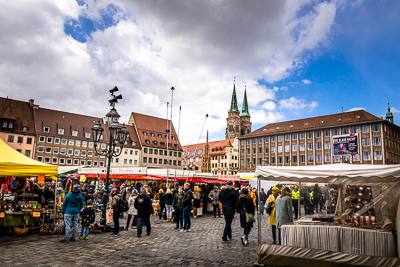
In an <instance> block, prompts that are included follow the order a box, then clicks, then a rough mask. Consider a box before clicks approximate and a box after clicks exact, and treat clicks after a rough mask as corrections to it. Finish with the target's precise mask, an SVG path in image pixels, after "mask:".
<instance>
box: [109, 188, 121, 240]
mask: <svg viewBox="0 0 400 267" xmlns="http://www.w3.org/2000/svg"><path fill="white" fill-rule="evenodd" d="M111 196H112V202H111V209H112V210H113V221H114V231H113V233H112V234H111V236H118V235H119V215H120V214H121V212H122V210H121V208H120V206H121V201H122V197H121V195H118V190H117V189H116V188H113V190H111Z"/></svg>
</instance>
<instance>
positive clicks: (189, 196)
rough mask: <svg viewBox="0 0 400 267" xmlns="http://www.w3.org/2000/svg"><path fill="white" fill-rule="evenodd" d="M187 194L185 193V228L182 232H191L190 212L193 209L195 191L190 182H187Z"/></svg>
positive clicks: (183, 201) (183, 200)
mask: <svg viewBox="0 0 400 267" xmlns="http://www.w3.org/2000/svg"><path fill="white" fill-rule="evenodd" d="M184 187H185V194H184V195H183V199H182V204H183V228H182V230H181V232H190V226H191V223H190V212H191V211H192V200H193V192H192V190H191V189H190V184H189V183H185V185H184Z"/></svg>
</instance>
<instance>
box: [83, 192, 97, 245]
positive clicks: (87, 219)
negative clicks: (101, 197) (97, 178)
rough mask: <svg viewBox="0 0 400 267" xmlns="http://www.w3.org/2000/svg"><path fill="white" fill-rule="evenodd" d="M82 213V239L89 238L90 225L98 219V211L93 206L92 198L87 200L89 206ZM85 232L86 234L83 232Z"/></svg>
mask: <svg viewBox="0 0 400 267" xmlns="http://www.w3.org/2000/svg"><path fill="white" fill-rule="evenodd" d="M81 214H82V223H81V224H82V227H81V235H80V237H79V239H80V240H82V239H84V240H88V236H89V226H90V225H91V224H92V223H94V221H95V219H96V211H95V209H94V208H93V201H92V199H90V198H89V199H88V200H87V206H86V208H84V209H83V210H82V211H81ZM84 233H85V236H83V234H84Z"/></svg>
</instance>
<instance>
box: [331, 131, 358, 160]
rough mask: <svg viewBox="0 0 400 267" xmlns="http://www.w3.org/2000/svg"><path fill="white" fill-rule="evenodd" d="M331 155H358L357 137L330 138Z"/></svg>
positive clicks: (353, 135) (354, 135)
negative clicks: (331, 143)
mask: <svg viewBox="0 0 400 267" xmlns="http://www.w3.org/2000/svg"><path fill="white" fill-rule="evenodd" d="M332 142H333V155H334V156H342V155H357V154H358V135H357V134H350V135H336V136H333V137H332Z"/></svg>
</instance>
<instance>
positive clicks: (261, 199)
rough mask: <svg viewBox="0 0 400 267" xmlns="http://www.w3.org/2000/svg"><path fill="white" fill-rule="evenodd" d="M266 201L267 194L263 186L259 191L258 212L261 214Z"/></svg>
mask: <svg viewBox="0 0 400 267" xmlns="http://www.w3.org/2000/svg"><path fill="white" fill-rule="evenodd" d="M266 202H267V194H265V192H264V188H261V192H260V213H261V215H264V206H265V203H266Z"/></svg>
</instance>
